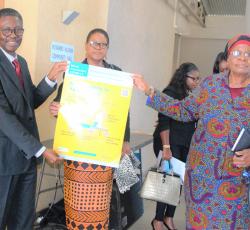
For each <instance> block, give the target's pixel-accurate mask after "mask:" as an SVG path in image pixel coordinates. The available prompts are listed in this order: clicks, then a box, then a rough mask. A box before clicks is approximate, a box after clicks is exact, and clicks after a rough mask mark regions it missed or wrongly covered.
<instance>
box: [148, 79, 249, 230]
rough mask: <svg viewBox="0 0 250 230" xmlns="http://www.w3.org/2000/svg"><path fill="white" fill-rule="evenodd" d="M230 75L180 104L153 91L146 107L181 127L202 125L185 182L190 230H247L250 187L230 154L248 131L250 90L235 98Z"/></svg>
mask: <svg viewBox="0 0 250 230" xmlns="http://www.w3.org/2000/svg"><path fill="white" fill-rule="evenodd" d="M231 93H233V92H232V90H231V91H230V88H229V84H228V75H227V74H217V75H213V76H209V77H207V78H206V79H204V81H203V82H202V83H201V86H200V89H199V92H198V93H197V94H195V95H190V96H188V97H187V98H185V99H184V100H182V101H179V100H174V99H173V98H171V97H169V96H167V95H165V94H162V93H160V91H157V90H156V91H155V94H154V95H153V96H152V97H151V98H150V97H149V98H148V100H147V105H148V106H150V107H152V108H154V109H155V110H157V111H159V112H161V113H163V114H165V115H167V116H170V117H172V118H173V119H176V120H180V121H194V120H198V124H197V128H196V131H195V133H194V135H193V138H192V141H191V146H190V151H189V154H188V158H187V163H186V175H185V182H184V189H185V199H186V228H187V229H190V230H191V229H202V230H204V229H207V230H211V229H231V230H234V229H248V228H249V226H250V213H249V205H248V202H247V189H248V188H247V186H246V185H245V184H244V183H243V182H242V176H241V174H242V170H243V169H241V168H237V167H236V166H235V165H234V164H233V161H232V160H233V155H234V153H233V152H232V151H231V148H232V146H233V144H234V142H235V140H236V138H237V136H238V134H239V132H240V130H241V129H242V127H248V128H249V126H250V85H248V86H247V87H246V88H244V89H242V90H241V91H240V92H238V93H236V95H234V97H232V95H231Z"/></svg>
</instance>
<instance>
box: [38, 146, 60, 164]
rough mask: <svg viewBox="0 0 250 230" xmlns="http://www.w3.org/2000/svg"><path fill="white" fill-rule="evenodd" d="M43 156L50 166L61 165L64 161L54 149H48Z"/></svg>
mask: <svg viewBox="0 0 250 230" xmlns="http://www.w3.org/2000/svg"><path fill="white" fill-rule="evenodd" d="M43 156H44V157H45V159H46V160H47V161H48V163H50V164H59V163H61V162H62V161H63V159H62V158H60V157H59V156H58V155H57V154H56V153H55V152H54V151H53V150H52V149H46V150H45V151H44V152H43Z"/></svg>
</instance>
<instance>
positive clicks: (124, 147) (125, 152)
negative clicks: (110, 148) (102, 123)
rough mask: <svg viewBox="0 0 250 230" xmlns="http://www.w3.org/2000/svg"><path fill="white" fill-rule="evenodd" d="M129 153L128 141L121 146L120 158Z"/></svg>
mask: <svg viewBox="0 0 250 230" xmlns="http://www.w3.org/2000/svg"><path fill="white" fill-rule="evenodd" d="M130 153H131V148H130V144H129V142H128V141H124V142H123V145H122V156H124V155H125V154H130Z"/></svg>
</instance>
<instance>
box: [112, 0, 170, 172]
mask: <svg viewBox="0 0 250 230" xmlns="http://www.w3.org/2000/svg"><path fill="white" fill-rule="evenodd" d="M171 2H173V1H172V0H171V1H166V0H157V1H152V0H128V1H124V0H110V5H109V14H108V25H107V29H108V32H109V35H110V39H111V42H110V49H109V54H108V61H109V62H111V63H114V64H116V65H119V66H120V67H121V68H122V69H123V70H124V71H127V72H133V73H141V74H143V75H144V76H145V78H146V79H147V80H148V82H150V83H151V84H152V85H154V86H155V87H157V88H159V89H163V88H164V87H165V86H166V85H167V83H168V81H169V79H170V76H171V73H172V57H173V48H174V45H173V44H174V28H173V23H174V10H173V7H172V5H170V3H171ZM145 101H146V97H145V95H144V94H143V93H141V92H138V91H136V90H134V92H133V97H132V101H131V107H130V115H131V129H132V130H133V131H135V130H136V131H140V132H146V133H152V132H153V130H154V125H155V121H156V120H157V112H156V111H153V110H152V109H150V108H148V107H147V106H145ZM142 158H143V167H144V171H145V170H146V169H147V168H148V167H150V166H151V165H152V164H154V161H155V158H154V154H153V149H152V146H151V145H150V146H147V147H146V148H144V149H143V156H142Z"/></svg>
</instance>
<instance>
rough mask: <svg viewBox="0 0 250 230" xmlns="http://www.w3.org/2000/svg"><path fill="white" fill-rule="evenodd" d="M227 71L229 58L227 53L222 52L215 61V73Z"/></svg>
mask: <svg viewBox="0 0 250 230" xmlns="http://www.w3.org/2000/svg"><path fill="white" fill-rule="evenodd" d="M225 71H227V59H226V57H225V53H224V52H220V53H218V54H217V56H216V59H215V61H214V67H213V74H216V73H224V72H225Z"/></svg>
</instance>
